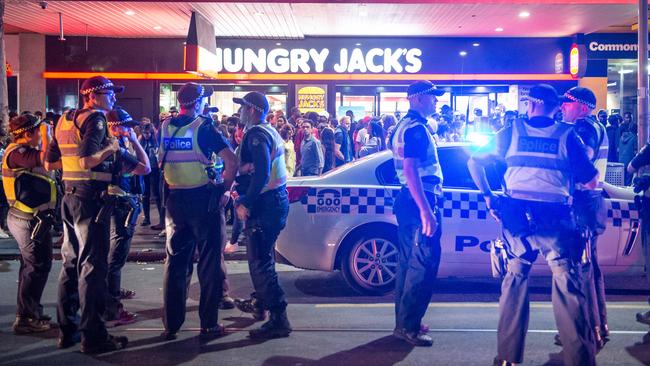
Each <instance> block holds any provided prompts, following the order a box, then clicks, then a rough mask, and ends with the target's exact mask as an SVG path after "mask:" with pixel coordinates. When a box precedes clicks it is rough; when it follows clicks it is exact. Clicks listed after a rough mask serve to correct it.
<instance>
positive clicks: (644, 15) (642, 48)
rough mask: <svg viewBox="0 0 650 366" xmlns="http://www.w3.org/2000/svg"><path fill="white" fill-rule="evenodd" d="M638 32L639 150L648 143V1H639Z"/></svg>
mask: <svg viewBox="0 0 650 366" xmlns="http://www.w3.org/2000/svg"><path fill="white" fill-rule="evenodd" d="M638 32H639V53H638V63H639V69H638V72H637V75H638V76H637V85H638V89H637V120H638V127H639V128H638V131H639V149H640V148H641V147H643V146H645V144H646V143H647V142H648V0H639V30H638ZM621 112H622V113H625V111H621Z"/></svg>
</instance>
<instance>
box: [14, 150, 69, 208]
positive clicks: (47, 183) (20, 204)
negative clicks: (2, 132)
mask: <svg viewBox="0 0 650 366" xmlns="http://www.w3.org/2000/svg"><path fill="white" fill-rule="evenodd" d="M21 147H22V148H30V147H23V146H22V145H19V144H15V143H11V144H9V146H8V147H7V151H6V152H5V155H4V158H3V161H2V186H3V188H4V191H5V195H6V196H7V202H8V203H9V207H12V208H15V209H17V210H19V211H21V212H23V213H26V214H37V213H38V212H39V211H44V210H52V209H54V208H55V207H56V193H57V191H56V182H55V181H54V179H52V178H51V177H50V173H48V172H47V171H46V170H45V169H44V168H42V167H38V168H31V169H25V168H16V169H11V168H9V166H8V165H7V161H8V158H9V155H10V154H11V153H12V152H14V151H16V150H17V149H19V148H21Z"/></svg>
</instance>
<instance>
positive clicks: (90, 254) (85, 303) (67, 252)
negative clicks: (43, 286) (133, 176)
mask: <svg viewBox="0 0 650 366" xmlns="http://www.w3.org/2000/svg"><path fill="white" fill-rule="evenodd" d="M98 196H99V195H98V194H97V195H93V196H90V195H89V196H83V197H82V196H81V195H78V194H73V193H66V194H65V196H64V197H63V204H62V207H61V210H62V214H61V215H62V217H63V235H64V239H63V246H62V247H61V256H62V257H63V268H61V274H60V276H59V299H58V310H57V315H58V321H59V325H60V327H61V328H60V329H61V335H62V336H64V337H70V336H72V335H73V334H74V333H75V332H77V331H81V335H82V342H83V343H84V344H95V343H99V342H103V341H104V340H106V338H107V337H108V333H107V332H106V327H105V325H104V320H103V318H102V316H103V314H104V311H105V309H106V291H107V290H106V275H107V273H108V249H109V229H110V224H109V222H108V220H107V221H106V222H100V223H96V222H95V216H96V215H97V213H98V212H99V210H100V208H101V205H102V202H101V200H100V199H99V198H98ZM78 310H80V311H81V318H79V316H78V315H77V311H78Z"/></svg>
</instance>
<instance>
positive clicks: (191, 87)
mask: <svg viewBox="0 0 650 366" xmlns="http://www.w3.org/2000/svg"><path fill="white" fill-rule="evenodd" d="M211 95H212V88H211V87H209V86H203V85H200V84H197V83H186V84H185V85H183V86H181V88H180V89H179V90H178V95H177V96H176V99H177V100H178V103H179V104H180V105H183V106H187V105H192V104H194V103H196V102H198V101H199V100H200V99H201V98H207V97H209V96H211ZM170 113H171V108H170Z"/></svg>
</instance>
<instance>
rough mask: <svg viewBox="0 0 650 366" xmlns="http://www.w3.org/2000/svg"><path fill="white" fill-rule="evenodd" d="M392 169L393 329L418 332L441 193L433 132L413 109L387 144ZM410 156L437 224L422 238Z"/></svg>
mask: <svg viewBox="0 0 650 366" xmlns="http://www.w3.org/2000/svg"><path fill="white" fill-rule="evenodd" d="M389 145H390V148H391V150H392V152H393V161H394V163H395V171H396V173H397V176H398V178H399V180H400V183H401V184H402V189H401V190H400V192H399V195H398V197H397V199H396V200H395V204H394V206H393V211H394V213H395V216H396V217H397V223H398V226H399V229H398V234H399V245H398V246H399V266H398V269H397V274H396V277H395V278H396V283H395V330H396V331H397V332H404V333H410V334H417V333H418V332H419V331H420V326H421V321H422V318H423V317H424V314H425V312H426V310H427V307H428V304H429V301H430V300H431V295H432V293H433V286H434V280H435V278H436V276H437V274H438V267H439V264H440V252H441V248H440V237H441V235H442V219H441V215H440V211H439V210H438V207H437V202H438V201H439V198H440V197H441V195H442V180H443V175H442V170H441V168H440V163H439V161H438V153H437V149H436V143H435V140H434V139H433V131H431V129H430V127H429V126H428V125H427V119H426V118H425V117H424V116H422V115H421V114H420V113H418V112H417V111H414V110H409V112H408V113H407V114H406V115H405V116H404V118H403V119H402V120H401V121H400V122H399V123H398V125H397V126H396V128H395V130H394V133H393V135H392V136H391V137H390V140H389ZM406 158H414V159H416V160H417V162H418V172H419V175H420V178H421V180H422V185H423V188H424V191H425V194H426V198H427V200H428V201H429V205H430V206H431V209H432V210H433V212H434V214H435V217H436V220H437V222H438V226H437V229H436V232H435V233H434V234H433V236H431V237H426V236H424V235H422V222H421V221H420V215H419V212H420V211H419V208H418V206H417V205H416V203H415V201H414V200H413V197H412V196H411V193H410V192H409V190H408V187H407V182H406V178H405V176H404V167H403V163H404V159H406Z"/></svg>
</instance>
